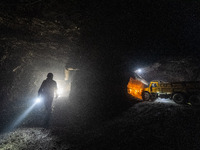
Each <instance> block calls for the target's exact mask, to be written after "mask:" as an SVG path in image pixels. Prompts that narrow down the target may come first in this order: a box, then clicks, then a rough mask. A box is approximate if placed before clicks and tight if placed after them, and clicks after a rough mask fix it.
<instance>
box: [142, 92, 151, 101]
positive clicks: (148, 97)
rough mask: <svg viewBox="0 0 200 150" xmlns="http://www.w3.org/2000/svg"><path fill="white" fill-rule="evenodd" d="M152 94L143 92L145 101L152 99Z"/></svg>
mask: <svg viewBox="0 0 200 150" xmlns="http://www.w3.org/2000/svg"><path fill="white" fill-rule="evenodd" d="M150 97H151V96H150V94H149V93H148V92H143V93H142V99H143V101H148V100H150Z"/></svg>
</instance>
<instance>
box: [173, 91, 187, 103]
mask: <svg viewBox="0 0 200 150" xmlns="http://www.w3.org/2000/svg"><path fill="white" fill-rule="evenodd" d="M173 100H174V102H175V103H177V104H185V96H184V95H183V94H182V93H176V94H174V95H173Z"/></svg>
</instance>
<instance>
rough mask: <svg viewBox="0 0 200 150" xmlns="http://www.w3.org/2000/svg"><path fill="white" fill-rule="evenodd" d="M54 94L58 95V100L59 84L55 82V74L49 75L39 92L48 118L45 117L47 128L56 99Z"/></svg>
mask: <svg viewBox="0 0 200 150" xmlns="http://www.w3.org/2000/svg"><path fill="white" fill-rule="evenodd" d="M54 93H56V98H57V97H58V94H57V83H56V81H54V80H53V73H48V74H47V79H46V80H44V81H43V82H42V84H41V86H40V88H39V90H38V96H39V97H42V99H43V102H44V105H45V108H46V111H47V116H46V117H45V118H46V119H45V126H47V127H48V126H49V121H50V117H51V112H52V102H53V99H54Z"/></svg>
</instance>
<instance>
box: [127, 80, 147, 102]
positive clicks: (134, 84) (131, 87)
mask: <svg viewBox="0 0 200 150" xmlns="http://www.w3.org/2000/svg"><path fill="white" fill-rule="evenodd" d="M143 88H144V84H143V83H142V82H140V81H138V80H135V79H133V78H131V77H130V79H129V82H128V85H127V92H128V94H130V95H132V96H134V97H136V98H138V99H141V100H142V90H143Z"/></svg>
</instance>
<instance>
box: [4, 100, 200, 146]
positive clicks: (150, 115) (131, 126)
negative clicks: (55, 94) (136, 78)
mask: <svg viewBox="0 0 200 150" xmlns="http://www.w3.org/2000/svg"><path fill="white" fill-rule="evenodd" d="M68 105H69V102H68V101H67V99H59V100H57V101H55V102H54V110H53V114H52V118H51V125H50V127H49V128H48V129H47V128H44V127H43V120H44V115H45V113H44V110H43V107H39V106H35V108H34V109H33V110H32V111H31V112H30V113H29V114H28V115H27V116H26V118H25V119H22V120H20V124H18V125H16V127H15V128H13V129H11V128H8V127H11V124H12V123H13V120H16V118H19V116H20V114H23V112H25V111H24V109H22V108H25V106H24V105H20V103H18V104H13V106H11V105H9V107H7V108H6V107H5V108H4V109H1V117H0V121H1V126H0V129H1V134H0V150H26V149H29V150H70V149H72V150H86V149H87V150H90V149H91V150H100V149H113V150H114V149H115V150H118V149H126V150H131V149H170V150H173V149H176V150H177V149H199V146H200V142H199V141H200V132H199V130H200V111H199V109H198V108H194V107H192V106H190V105H178V104H175V103H174V102H172V101H171V100H168V99H167V100H165V99H157V100H156V101H155V102H138V103H136V104H134V105H133V106H132V107H130V108H129V109H127V110H126V111H124V112H122V113H121V114H120V115H118V116H116V117H113V118H110V119H109V120H107V121H103V122H101V123H98V124H92V123H91V125H90V124H89V123H88V122H85V124H84V119H83V120H80V118H79V116H76V117H74V116H73V115H72V113H73V111H72V109H71V110H70V109H66V108H69V107H68ZM26 108H28V106H26ZM13 114H14V115H13ZM75 118H76V119H75ZM9 129H10V130H9Z"/></svg>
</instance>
